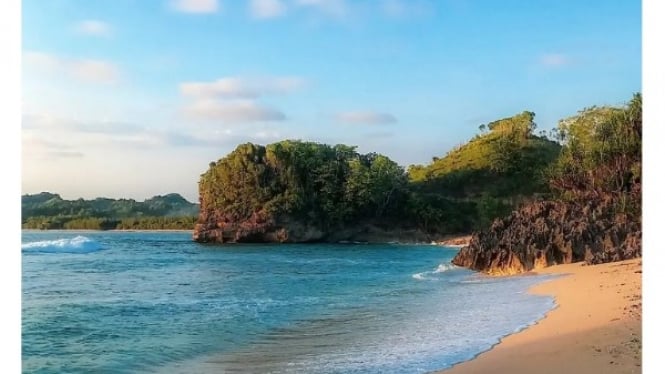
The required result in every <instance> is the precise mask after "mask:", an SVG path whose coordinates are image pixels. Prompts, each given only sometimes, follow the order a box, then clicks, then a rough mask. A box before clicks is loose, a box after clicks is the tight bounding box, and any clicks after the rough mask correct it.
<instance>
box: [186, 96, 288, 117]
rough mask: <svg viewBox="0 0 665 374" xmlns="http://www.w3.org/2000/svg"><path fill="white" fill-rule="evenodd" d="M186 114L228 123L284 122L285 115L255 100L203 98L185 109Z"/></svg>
mask: <svg viewBox="0 0 665 374" xmlns="http://www.w3.org/2000/svg"><path fill="white" fill-rule="evenodd" d="M185 114H186V115H188V116H190V117H192V118H196V119H204V120H215V121H222V122H228V123H240V122H262V121H283V120H285V119H286V116H285V115H284V113H282V112H280V111H279V110H276V109H273V108H269V107H266V106H263V105H260V104H258V103H256V102H255V101H253V100H246V99H234V100H215V99H210V98H203V99H199V100H196V101H194V102H193V103H191V104H189V105H187V106H186V107H185Z"/></svg>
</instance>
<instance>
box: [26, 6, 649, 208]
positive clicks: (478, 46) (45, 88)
mask: <svg viewBox="0 0 665 374" xmlns="http://www.w3.org/2000/svg"><path fill="white" fill-rule="evenodd" d="M641 13H642V8H641V2H640V1H635V0H594V1H563V0H557V1H553V0H550V1H544V0H534V1H528V2H527V1H522V0H505V1H482V0H357V1H351V0H134V1H130V0H114V1H83V0H80V1H74V0H50V1H48V2H46V1H40V0H23V1H22V19H21V21H22V22H21V34H22V41H21V43H22V45H21V71H22V73H21V74H22V77H21V78H22V79H21V90H22V94H21V102H22V109H21V112H22V113H21V116H22V125H21V153H22V154H21V157H22V167H21V172H22V176H21V189H22V193H38V192H42V191H50V192H54V193H59V194H60V195H61V196H62V197H63V198H67V199H76V198H79V197H83V198H95V197H99V196H104V197H112V198H133V199H136V200H139V201H142V200H144V199H146V198H149V197H151V196H154V195H158V194H166V193H171V192H177V193H180V194H182V195H183V196H184V197H185V198H187V199H188V200H190V201H197V200H198V191H197V189H198V180H199V176H200V174H201V173H203V172H205V170H206V169H207V168H208V164H209V163H210V162H211V161H215V160H218V159H219V158H222V157H224V156H225V155H226V154H228V153H229V152H231V151H232V150H233V149H234V148H235V147H236V146H237V145H238V144H240V143H245V142H254V143H259V144H268V143H272V142H276V141H279V140H283V139H301V140H308V141H317V142H322V143H329V144H338V143H344V144H348V145H355V146H357V147H358V151H360V152H363V153H365V152H379V153H382V154H385V155H387V156H388V157H390V158H392V159H393V160H395V161H396V162H398V163H399V164H400V165H403V166H405V167H406V166H408V165H410V164H416V163H427V162H430V161H431V159H432V157H433V156H439V157H440V156H443V155H445V153H446V152H447V151H449V150H450V149H451V148H453V147H454V146H455V145H458V144H461V143H464V142H466V141H467V140H469V139H470V138H471V137H473V136H474V135H475V134H476V133H477V132H478V126H479V125H481V124H484V123H488V122H491V121H493V120H496V119H500V118H505V117H508V116H512V115H514V114H517V113H520V112H522V111H524V110H529V111H533V112H535V113H536V122H537V124H538V129H544V130H549V129H551V128H553V127H555V126H556V124H557V122H558V120H560V119H562V118H565V117H568V116H571V115H574V114H575V113H576V112H577V111H578V110H581V109H582V108H585V107H589V106H592V105H621V104H623V103H625V102H627V101H628V100H629V99H630V98H631V96H632V94H633V93H635V92H638V91H641V89H642V87H641V82H642V70H641V69H642V58H641V55H642V36H641V35H642V34H641V30H642V20H641Z"/></svg>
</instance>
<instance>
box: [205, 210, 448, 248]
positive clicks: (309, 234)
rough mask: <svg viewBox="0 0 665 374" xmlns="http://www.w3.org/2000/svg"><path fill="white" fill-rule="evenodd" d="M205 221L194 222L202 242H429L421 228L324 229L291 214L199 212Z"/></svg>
mask: <svg viewBox="0 0 665 374" xmlns="http://www.w3.org/2000/svg"><path fill="white" fill-rule="evenodd" d="M202 219H204V223H199V224H197V225H196V227H195V230H194V235H193V239H194V240H195V241H197V242H201V243H311V242H327V243H338V242H368V243H388V242H430V241H431V240H435V239H436V238H433V237H431V236H430V235H428V234H426V233H425V232H423V231H422V230H418V229H402V228H396V227H385V226H383V225H381V226H378V225H375V224H371V223H364V224H356V225H350V226H344V227H337V228H334V229H329V230H325V229H322V228H320V227H317V226H315V225H312V224H308V223H305V222H302V221H299V220H295V219H293V218H290V217H282V218H280V219H277V220H274V219H271V218H268V217H266V216H265V215H263V214H260V213H255V214H254V215H252V217H251V218H250V219H248V220H245V221H242V222H237V221H230V220H227V219H224V218H223V217H215V216H214V215H206V214H203V213H202Z"/></svg>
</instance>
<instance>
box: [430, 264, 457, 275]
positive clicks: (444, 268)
mask: <svg viewBox="0 0 665 374" xmlns="http://www.w3.org/2000/svg"><path fill="white" fill-rule="evenodd" d="M456 268H457V266H455V265H453V264H439V266H437V267H436V270H434V272H435V273H443V272H444V271H448V270H453V269H456Z"/></svg>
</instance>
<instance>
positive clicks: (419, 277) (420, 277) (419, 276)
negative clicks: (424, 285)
mask: <svg viewBox="0 0 665 374" xmlns="http://www.w3.org/2000/svg"><path fill="white" fill-rule="evenodd" d="M457 268H458V267H457V266H455V265H453V264H448V263H443V264H439V266H437V267H436V269H434V270H432V271H423V272H422V273H416V274H413V275H411V278H413V279H417V280H426V279H431V277H428V275H434V274H440V273H443V272H446V271H448V270H454V269H457Z"/></svg>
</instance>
